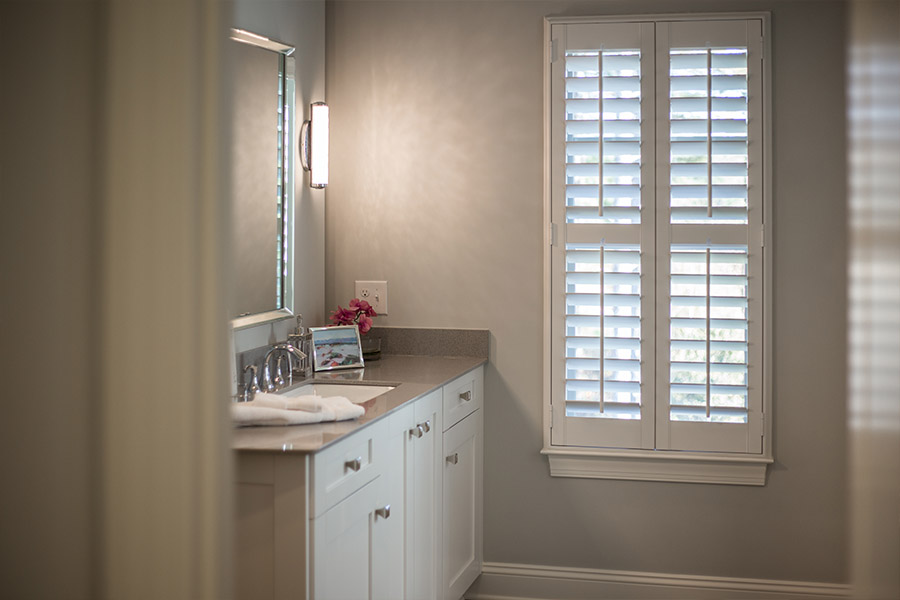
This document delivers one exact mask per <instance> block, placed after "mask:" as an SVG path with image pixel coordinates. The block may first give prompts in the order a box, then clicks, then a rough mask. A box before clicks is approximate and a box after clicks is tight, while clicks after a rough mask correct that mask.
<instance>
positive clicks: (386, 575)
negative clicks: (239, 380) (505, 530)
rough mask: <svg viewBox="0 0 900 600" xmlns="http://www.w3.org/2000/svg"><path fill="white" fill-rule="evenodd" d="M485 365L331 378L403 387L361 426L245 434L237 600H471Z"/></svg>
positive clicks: (394, 368)
mask: <svg viewBox="0 0 900 600" xmlns="http://www.w3.org/2000/svg"><path fill="white" fill-rule="evenodd" d="M484 362H485V361H484V359H481V358H465V357H454V358H445V357H432V356H386V357H384V358H383V359H382V360H381V361H379V362H378V363H374V364H373V365H372V366H369V367H367V368H366V369H365V370H364V371H363V372H361V373H360V372H358V371H357V372H356V373H350V372H345V373H337V372H330V373H327V374H319V375H317V380H319V381H326V380H329V379H332V380H333V379H337V380H338V381H340V383H348V382H347V381H346V378H347V377H350V378H354V379H357V381H356V383H357V384H369V383H375V384H379V385H381V384H384V385H394V386H396V387H394V389H392V390H390V391H388V392H387V393H385V394H383V395H380V396H378V397H376V398H374V399H372V400H369V401H367V402H365V403H363V404H362V405H363V406H364V407H365V408H366V413H365V414H364V415H363V416H362V417H360V418H359V419H358V420H355V421H344V422H338V423H323V424H317V425H301V426H294V427H255V428H242V429H238V430H236V431H235V435H234V443H233V446H234V448H235V450H236V462H237V476H236V480H237V507H236V512H237V529H236V540H235V547H236V548H237V552H236V554H237V560H236V580H237V597H238V598H253V599H254V600H256V599H268V598H272V599H288V598H290V599H294V600H296V599H304V598H306V599H316V600H324V599H328V600H331V599H353V600H362V599H368V598H373V599H385V600H401V599H408V600H420V599H423V600H424V599H452V600H458V599H459V598H461V597H462V595H463V593H464V592H465V591H466V589H467V588H468V587H469V586H470V585H471V583H472V582H473V581H474V580H475V578H476V577H477V576H478V574H479V573H480V572H481V564H482V448H483V402H484V398H483V390H484V385H483V364H484Z"/></svg>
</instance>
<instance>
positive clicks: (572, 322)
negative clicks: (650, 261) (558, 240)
mask: <svg viewBox="0 0 900 600" xmlns="http://www.w3.org/2000/svg"><path fill="white" fill-rule="evenodd" d="M640 266H641V258H640V249H639V248H638V247H637V246H630V245H621V244H618V245H598V244H590V245H588V244H582V245H572V244H570V245H568V246H567V248H566V416H567V417H599V418H612V419H640V416H641V383H640V382H641V349H640V345H641V270H640Z"/></svg>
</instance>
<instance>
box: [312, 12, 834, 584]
mask: <svg viewBox="0 0 900 600" xmlns="http://www.w3.org/2000/svg"><path fill="white" fill-rule="evenodd" d="M724 9H730V10H771V11H772V13H773V20H772V22H773V36H774V37H773V53H774V63H773V65H774V68H773V77H774V86H773V87H774V118H773V123H774V129H775V136H774V154H775V171H774V173H773V183H774V194H775V197H774V204H775V215H774V219H775V224H774V238H775V239H774V251H775V273H774V290H773V297H774V306H775V314H774V321H773V326H774V331H775V336H774V351H775V356H774V365H775V368H774V373H773V382H774V389H775V398H774V402H775V415H774V418H775V426H774V428H775V457H776V463H775V465H774V466H773V467H772V468H771V471H770V476H769V482H768V485H767V486H766V487H764V488H744V487H737V486H718V485H697V484H690V485H689V484H671V483H643V482H624V481H595V480H580V479H561V478H551V477H550V476H549V474H548V467H547V462H546V460H545V459H544V458H543V457H542V456H541V455H540V454H539V451H540V448H541V443H542V436H541V410H542V399H541V390H542V371H541V369H542V363H541V343H542V342H541V327H542V325H541V319H542V306H541V290H542V273H541V256H542V248H541V237H542V220H541V219H542V196H541V190H542V163H541V161H542V137H541V136H542V114H543V113H542V111H543V107H542V70H541V69H542V64H541V55H542V53H541V48H542V35H543V33H542V17H544V16H545V15H553V14H569V15H576V14H619V13H640V12H678V11H721V10H724ZM326 39H327V46H326V59H327V62H326V64H327V71H326V72H327V80H326V81H327V86H328V92H329V93H328V101H329V104H330V105H331V108H332V134H331V143H332V183H331V185H330V186H329V189H328V203H327V207H326V217H327V220H326V223H327V225H326V240H327V242H326V306H327V307H329V308H330V307H333V306H334V305H336V304H338V303H344V302H346V301H347V300H348V299H349V298H352V295H353V281H354V280H355V279H386V280H388V282H389V289H390V315H389V316H387V317H383V318H379V319H378V322H379V323H380V324H382V325H402V326H425V327H486V328H489V329H490V330H491V332H492V342H491V364H490V365H489V368H488V370H487V374H486V378H485V393H486V398H487V401H486V415H485V417H486V420H485V559H486V560H488V561H497V562H516V563H532V564H546V565H564V566H573V567H590V568H602V569H623V570H636V571H652V572H663V573H686V574H697V575H720V576H735V577H759V578H771V579H792V580H808V581H823V582H843V581H846V579H847V569H846V551H845V548H846V540H847V532H846V527H847V521H846V518H845V509H846V500H845V484H846V478H845V475H844V472H845V468H846V460H845V447H846V433H845V417H844V415H845V392H844V390H845V384H846V368H845V351H846V326H845V324H844V323H845V315H846V301H845V299H844V298H845V288H846V275H845V271H846V235H845V220H846V206H845V201H844V198H845V191H846V184H845V166H844V165H845V150H846V148H845V139H844V117H845V113H844V111H845V105H844V75H843V72H844V66H843V65H844V56H843V48H844V10H843V4H842V3H840V2H774V1H772V2H753V1H744V2H738V1H735V2H727V3H726V2H704V1H693V0H692V1H684V2H662V1H658V2H645V1H629V2H603V1H594V2H536V1H528V2H456V1H454V2H379V1H363V2H342V1H337V2H329V3H328V5H327V35H326Z"/></svg>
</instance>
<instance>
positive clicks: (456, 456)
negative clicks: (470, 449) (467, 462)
mask: <svg viewBox="0 0 900 600" xmlns="http://www.w3.org/2000/svg"><path fill="white" fill-rule="evenodd" d="M447 462H448V463H450V464H451V465H455V464H456V463H458V462H459V453H458V452H454V453H453V454H451V455H450V456H448V457H447Z"/></svg>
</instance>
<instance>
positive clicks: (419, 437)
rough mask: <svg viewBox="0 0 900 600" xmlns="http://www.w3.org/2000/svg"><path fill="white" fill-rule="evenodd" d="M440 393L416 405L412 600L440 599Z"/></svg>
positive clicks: (411, 471)
mask: <svg viewBox="0 0 900 600" xmlns="http://www.w3.org/2000/svg"><path fill="white" fill-rule="evenodd" d="M442 413H443V408H442V402H441V391H440V390H435V391H434V392H432V393H430V394H428V395H427V396H425V397H424V398H422V399H420V400H417V401H416V404H415V427H416V429H415V430H414V431H413V432H412V433H411V435H410V436H409V446H410V448H411V449H412V452H411V453H409V454H408V456H409V458H410V459H411V464H410V468H409V474H410V478H409V481H408V482H407V487H408V490H409V496H408V499H409V502H408V504H407V506H408V511H409V517H410V518H409V522H410V524H411V526H410V528H409V530H408V531H407V542H406V543H407V546H408V548H409V550H408V552H407V569H408V579H407V581H408V587H407V589H408V590H410V593H409V598H410V599H411V600H437V599H438V598H441V597H442V596H441V594H440V590H441V563H440V556H441V554H440V552H441V519H440V514H441V502H442V497H441V489H442V487H443V485H442V482H443V472H442V470H441V463H442V459H443V455H442V453H441V448H442V437H441V431H442V428H441V420H442Z"/></svg>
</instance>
